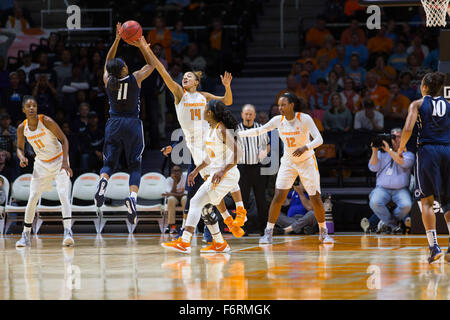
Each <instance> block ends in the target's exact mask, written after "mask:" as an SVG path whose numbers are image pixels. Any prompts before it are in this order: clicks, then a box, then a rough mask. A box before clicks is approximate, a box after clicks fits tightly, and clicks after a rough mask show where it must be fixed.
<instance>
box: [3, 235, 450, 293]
mask: <svg viewBox="0 0 450 320" xmlns="http://www.w3.org/2000/svg"><path fill="white" fill-rule="evenodd" d="M74 236H75V241H76V245H75V247H72V248H63V247H62V246H61V241H62V235H60V234H57V235H38V236H37V237H36V236H32V247H31V248H24V249H21V250H19V249H16V248H15V242H16V241H17V240H18V239H19V235H14V236H4V237H2V238H0V248H1V250H2V255H1V256H0V300H15V299H37V300H47V299H52V300H54V299H56V300H58V299H76V300H78V299H83V300H109V299H150V300H182V299H188V300H189V299H194V300H210V299H218V300H222V299H227V300H235V299H237V300H265V299H271V300H272V299H273V300H275V299H295V300H303V299H325V300H329V299H363V300H383V299H401V300H409V299H430V300H432V299H442V300H448V299H450V264H448V263H446V262H445V261H444V260H443V259H441V261H439V262H437V263H436V264H432V265H429V264H428V262H427V260H426V259H427V256H428V249H427V246H428V245H427V240H426V238H425V236H424V235H417V236H415V235H406V236H402V235H363V234H360V233H354V234H335V235H334V238H335V240H336V243H335V244H334V245H327V246H325V245H322V244H320V243H319V241H318V236H317V235H315V236H276V237H274V243H273V244H272V245H261V246H260V245H259V244H258V239H259V237H257V236H249V237H244V238H241V239H235V238H232V237H231V236H229V235H226V239H227V241H228V242H229V243H230V246H231V248H232V252H231V253H230V254H212V255H203V254H202V255H200V253H199V250H200V248H201V246H202V243H201V237H196V238H194V239H193V248H192V249H193V250H192V251H193V252H192V254H191V255H184V254H181V253H176V252H168V251H165V250H164V249H163V248H162V247H161V246H160V242H161V241H166V240H167V238H168V236H167V235H163V236H161V235H158V234H136V235H130V236H129V235H128V234H110V235H108V234H104V235H102V236H96V235H92V234H75V235H74ZM439 242H440V245H441V247H442V249H443V250H444V249H445V250H446V248H447V245H448V237H447V236H440V237H439Z"/></svg>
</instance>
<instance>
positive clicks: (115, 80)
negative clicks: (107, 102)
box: [106, 58, 124, 91]
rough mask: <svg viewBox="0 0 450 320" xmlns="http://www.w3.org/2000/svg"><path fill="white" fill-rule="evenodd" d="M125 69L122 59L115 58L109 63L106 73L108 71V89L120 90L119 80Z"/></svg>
mask: <svg viewBox="0 0 450 320" xmlns="http://www.w3.org/2000/svg"><path fill="white" fill-rule="evenodd" d="M123 67H124V64H123V61H122V60H121V59H118V58H115V59H111V60H109V61H108V63H107V64H106V71H108V75H109V77H108V83H107V87H108V88H109V89H111V90H113V91H117V90H119V86H120V84H119V78H120V76H121V74H122V68H123Z"/></svg>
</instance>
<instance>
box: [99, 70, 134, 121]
mask: <svg viewBox="0 0 450 320" xmlns="http://www.w3.org/2000/svg"><path fill="white" fill-rule="evenodd" d="M140 92H141V88H139V86H138V84H137V81H136V78H135V77H134V76H133V74H129V75H128V76H126V77H125V78H122V79H119V90H117V91H113V90H111V89H109V88H108V87H106V93H107V94H108V100H109V114H110V116H111V117H133V118H139V112H140V109H141V108H140V100H139V96H140Z"/></svg>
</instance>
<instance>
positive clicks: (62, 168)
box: [16, 96, 74, 247]
mask: <svg viewBox="0 0 450 320" xmlns="http://www.w3.org/2000/svg"><path fill="white" fill-rule="evenodd" d="M22 111H23V112H24V113H25V115H26V119H25V120H24V122H23V123H21V124H20V125H19V127H18V128H17V156H18V158H19V160H20V166H21V167H22V168H24V167H26V166H27V165H28V159H27V158H26V157H25V155H24V154H25V152H24V148H25V140H24V137H25V138H26V139H27V141H28V143H29V144H30V145H31V146H32V147H33V150H34V153H35V154H36V157H35V158H34V167H33V177H32V178H31V185H30V196H29V198H28V203H27V207H26V209H25V219H24V228H23V232H22V238H21V239H20V240H19V241H17V243H16V246H17V247H25V246H31V240H30V232H31V225H32V223H33V220H34V215H35V211H36V205H37V202H38V201H39V198H40V196H41V194H42V193H43V192H45V191H48V190H51V189H52V182H53V180H55V181H56V190H57V192H58V196H59V200H60V201H61V208H62V209H61V210H62V216H63V224H64V240H63V246H71V245H73V244H74V240H73V237H72V211H71V207H70V199H69V194H70V177H72V169H70V165H69V142H68V141H67V138H66V136H65V135H64V133H63V132H62V130H61V128H60V127H59V126H58V124H57V123H56V122H55V121H53V119H52V118H50V117H47V116H45V115H42V114H38V113H37V103H36V100H35V99H34V98H33V97H32V96H25V97H24V98H23V107H22Z"/></svg>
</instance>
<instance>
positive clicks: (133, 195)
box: [130, 192, 137, 200]
mask: <svg viewBox="0 0 450 320" xmlns="http://www.w3.org/2000/svg"><path fill="white" fill-rule="evenodd" d="M130 198H134V200H136V199H137V193H136V192H130Z"/></svg>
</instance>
